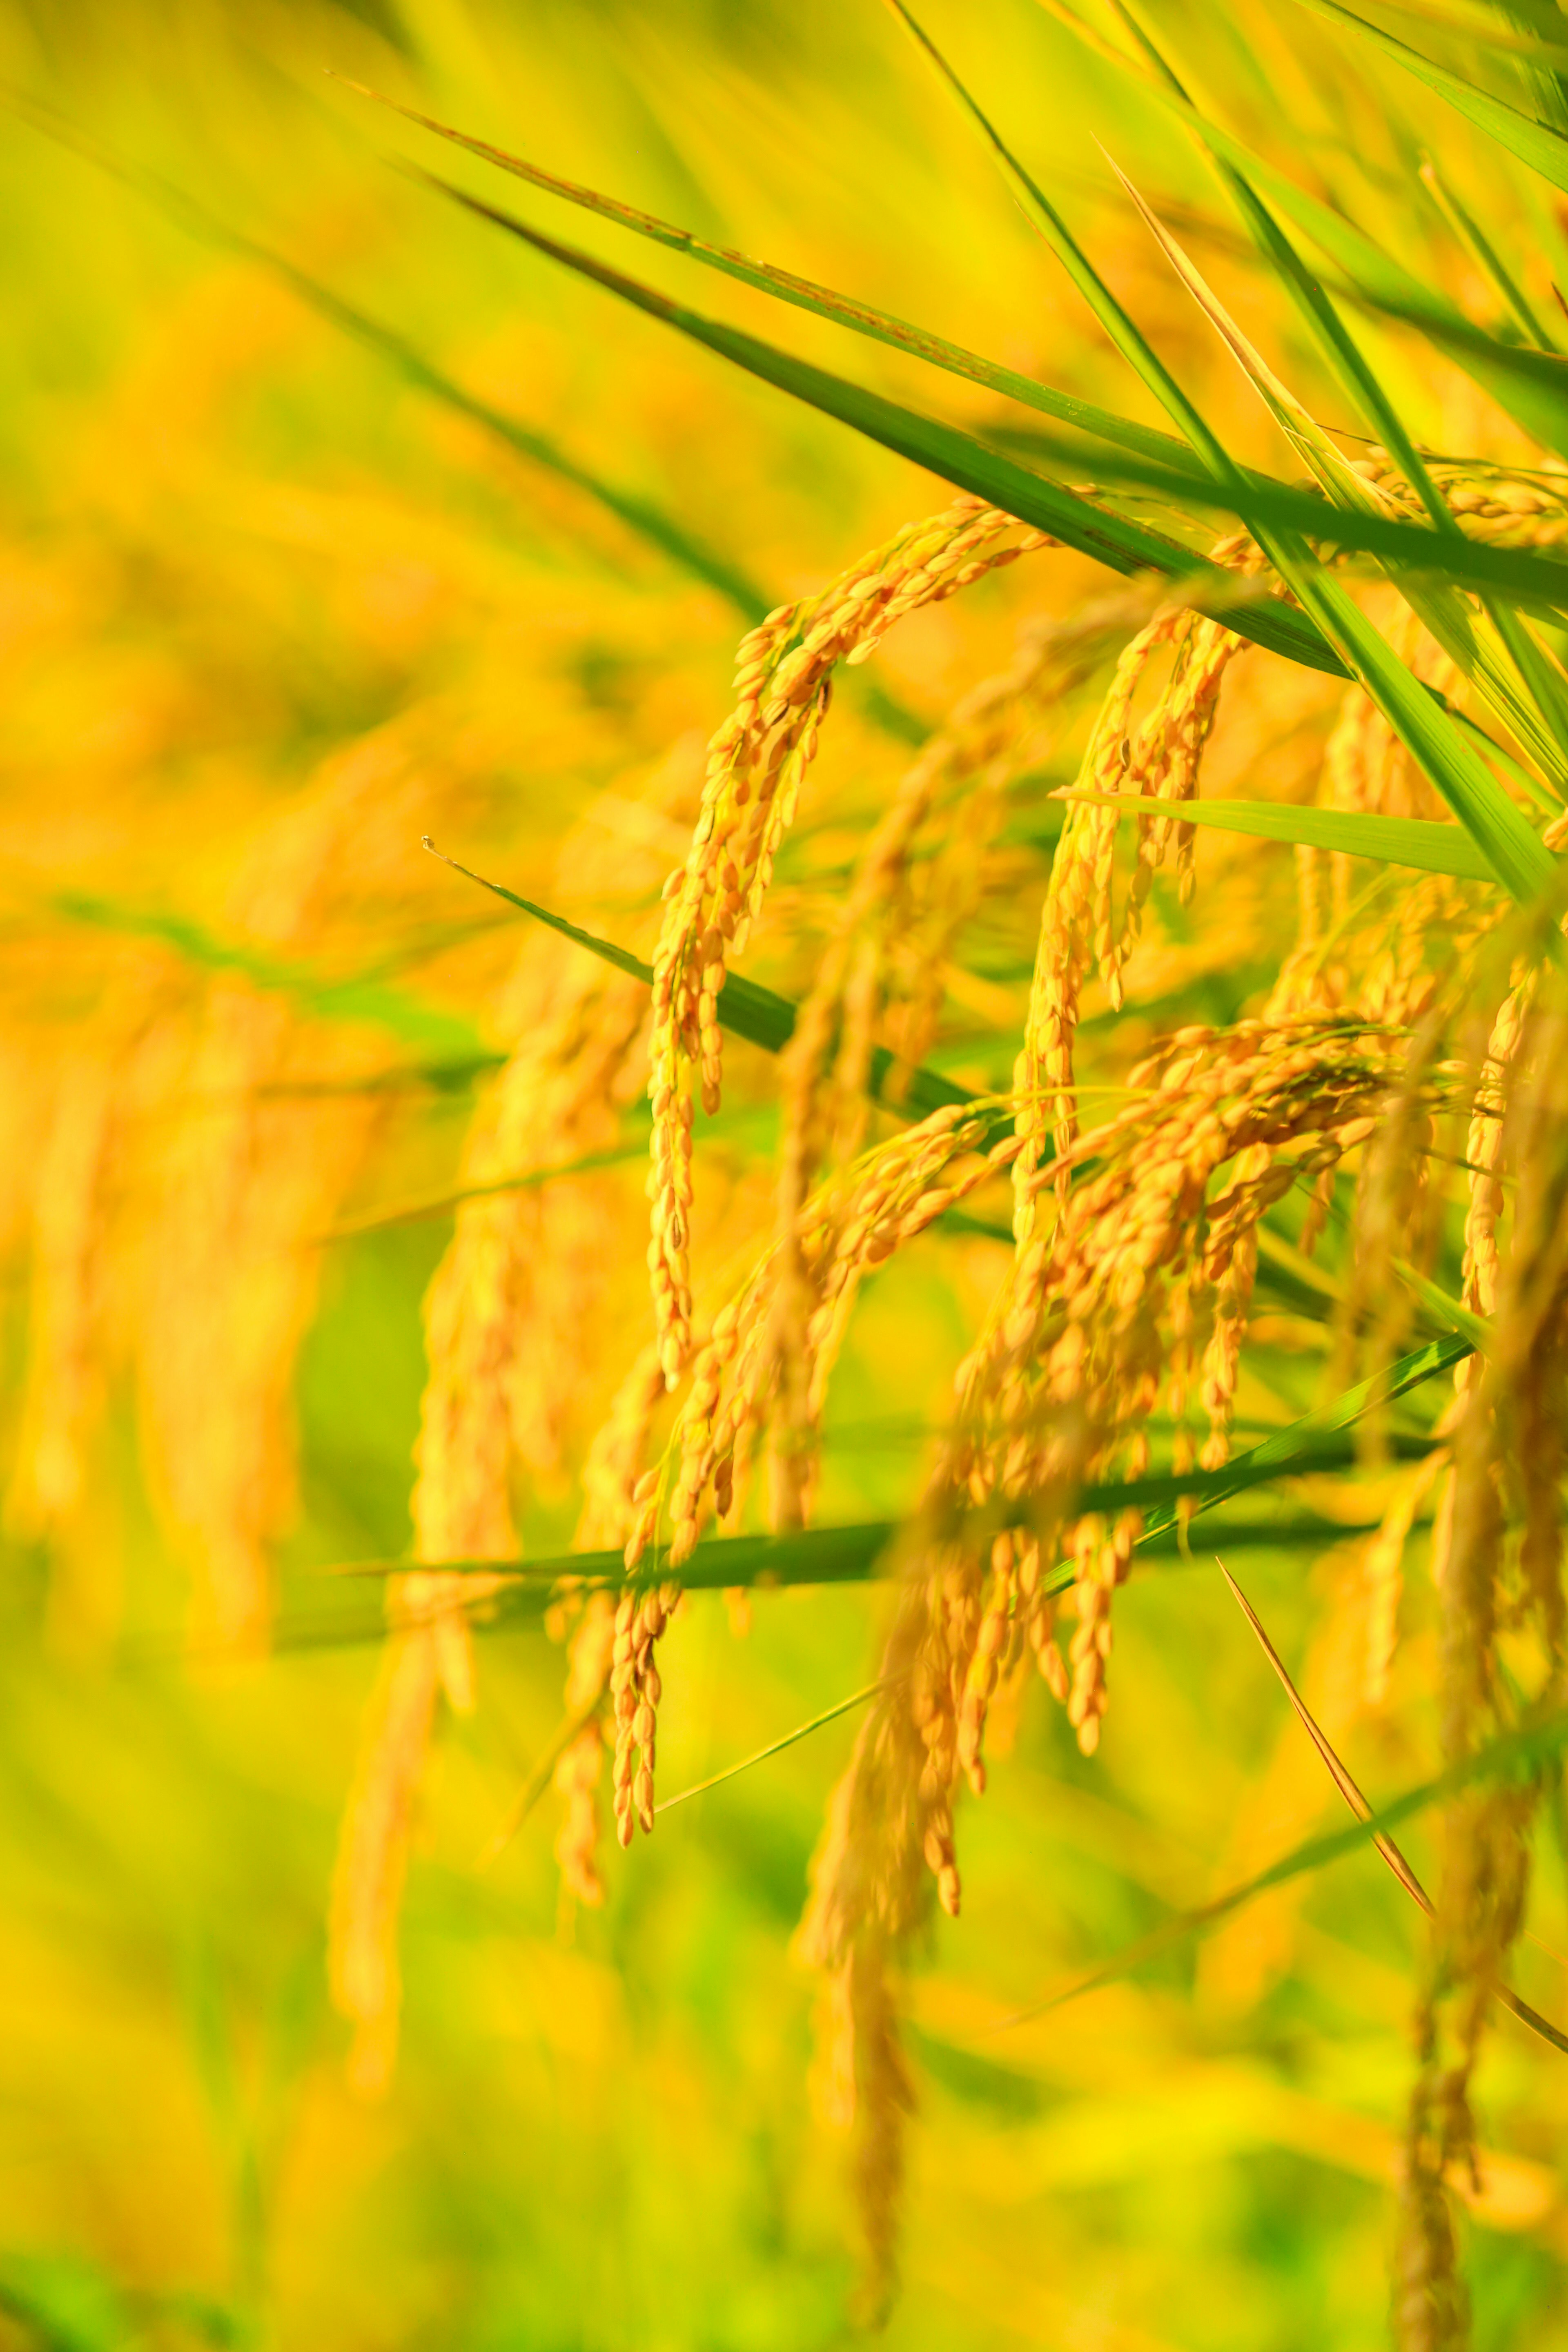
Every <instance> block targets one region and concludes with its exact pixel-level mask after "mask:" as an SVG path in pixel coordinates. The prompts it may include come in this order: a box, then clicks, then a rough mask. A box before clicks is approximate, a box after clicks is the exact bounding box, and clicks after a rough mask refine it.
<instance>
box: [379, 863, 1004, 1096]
mask: <svg viewBox="0 0 1568 2352" xmlns="http://www.w3.org/2000/svg"><path fill="white" fill-rule="evenodd" d="M425 846H426V849H427V850H429V852H430V854H431V856H434V857H439V858H440V860H441V863H442V864H443V866H450V867H451V868H452V871H453V872H454V873H455V874H461V875H463V876H464V877H466V878H467V879H468V881H470V882H477V883H478V884H479V887H480V889H481V890H489V891H491V892H492V893H493V894H494V896H495V897H496V898H504V899H505V900H506V902H507V904H508V906H510V907H516V908H519V909H520V910H521V913H523V914H525V915H531V916H532V917H533V919H534V921H535V922H536V923H544V924H546V925H548V927H549V929H551V930H552V931H559V932H560V933H561V936H562V937H563V939H568V940H574V941H575V943H576V945H577V946H578V947H580V948H586V949H587V950H588V952H589V954H590V955H596V956H597V957H598V958H599V959H600V961H601V962H604V963H609V964H614V966H615V968H616V971H624V972H627V973H629V974H630V976H631V977H632V978H633V979H634V980H640V981H642V982H644V983H645V984H646V985H647V987H649V988H651V987H652V985H653V966H652V964H650V963H644V961H643V960H642V958H641V957H640V956H635V955H633V954H632V953H631V951H630V950H629V949H627V948H623V947H617V946H616V943H615V941H614V940H602V939H600V938H598V937H597V936H596V934H595V933H594V932H593V931H584V930H583V929H580V928H579V927H578V925H577V924H575V923H569V922H568V921H567V920H566V918H565V916H564V915H556V914H552V912H551V909H550V908H548V907H542V906H540V905H539V904H538V902H537V901H536V900H535V899H532V898H520V897H519V895H518V893H517V892H516V891H515V890H509V889H508V888H507V887H505V885H504V884H503V883H500V882H491V881H488V880H487V879H486V877H485V876H484V875H482V874H476V873H474V871H473V870H472V868H471V867H469V866H459V865H458V861H457V859H456V858H455V857H447V856H445V855H444V853H443V852H442V851H440V850H438V849H437V847H436V845H435V843H434V842H433V841H431V839H430V838H429V836H428V835H426V840H425ZM797 1011H798V1008H797V1007H796V1006H795V1005H794V1004H792V1003H790V1000H789V998H788V997H787V996H777V995H775V994H774V992H773V990H772V989H771V988H760V987H759V986H758V985H757V983H756V982H755V981H752V980H745V979H742V976H741V974H740V973H739V972H731V974H730V976H729V978H728V979H727V981H726V982H725V983H724V987H723V989H722V991H721V994H720V997H719V1026H720V1027H721V1029H725V1030H728V1031H729V1033H730V1034H731V1036H735V1037H743V1038H745V1039H746V1041H747V1042H748V1044H750V1045H760V1046H761V1047H762V1049H763V1052H764V1053H765V1054H781V1053H782V1052H783V1051H784V1047H785V1046H786V1045H788V1043H789V1041H790V1039H791V1037H792V1036H793V1035H794V1034H795V1020H796V1018H797ZM896 1066H897V1065H896V1064H895V1060H894V1057H893V1055H891V1054H889V1051H888V1049H887V1047H886V1046H885V1045H879V1046H876V1047H874V1048H873V1050H872V1053H871V1059H870V1068H869V1072H868V1083H867V1092H868V1094H869V1095H870V1097H871V1098H872V1100H873V1101H880V1100H881V1099H882V1097H883V1090H884V1088H885V1087H887V1084H888V1081H889V1078H890V1077H891V1076H893V1075H894V1072H895V1068H896ZM979 1099H980V1097H978V1096H976V1095H975V1094H974V1093H973V1090H972V1089H971V1088H970V1087H961V1086H956V1085H954V1083H953V1081H952V1079H951V1078H944V1077H943V1076H942V1073H941V1072H940V1071H939V1070H927V1069H917V1070H914V1071H911V1072H910V1074H909V1076H908V1080H907V1083H906V1084H905V1086H904V1087H903V1089H902V1091H901V1093H900V1096H899V1097H898V1101H897V1103H896V1104H895V1105H894V1106H893V1107H894V1108H898V1109H900V1110H902V1111H904V1112H907V1113H908V1115H909V1116H910V1118H927V1117H929V1115H930V1114H931V1112H932V1111H933V1110H940V1109H942V1108H943V1106H944V1105H947V1104H951V1103H971V1102H978V1101H979Z"/></svg>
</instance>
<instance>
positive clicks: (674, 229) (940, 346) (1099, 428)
mask: <svg viewBox="0 0 1568 2352" xmlns="http://www.w3.org/2000/svg"><path fill="white" fill-rule="evenodd" d="M349 88H350V89H357V90H360V91H361V92H362V94H363V96H364V97H366V98H373V99H374V100H376V101H377V103H378V104H380V105H382V106H387V107H390V108H391V109H392V110H393V112H394V113H395V114H401V115H402V116H403V117H404V118H405V120H406V121H409V122H416V123H418V124H419V125H420V126H421V127H422V128H423V129H424V130H426V131H434V132H435V134H436V136H437V138H439V139H446V140H449V141H450V142H452V144H453V145H454V146H458V147H462V148H466V149H467V150H468V152H469V153H470V154H472V155H477V156H479V158H480V159H481V161H483V162H485V163H494V164H496V165H498V166H499V167H500V170H501V171H503V172H509V173H510V174H511V176H512V177H513V178H514V179H518V180H522V181H524V182H526V184H528V185H529V186H530V187H532V188H537V189H539V190H540V192H541V193H542V194H545V195H552V196H560V197H563V199H564V200H565V202H566V203H568V204H572V205H579V206H580V207H581V208H582V209H583V210H584V212H590V213H595V214H596V215H598V216H599V218H600V219H601V220H607V221H613V222H614V223H615V225H616V226H617V227H618V228H626V229H630V230H631V231H632V232H633V233H634V234H635V235H636V236H643V237H647V238H648V239H649V240H650V241H651V242H652V243H653V244H655V245H662V246H664V247H668V250H669V251H670V252H672V253H679V254H682V255H684V256H685V257H687V258H688V259H689V260H691V261H700V262H701V263H703V264H704V266H705V267H706V268H710V269H716V270H719V271H721V273H722V275H723V276H725V277H726V278H734V279H736V280H737V282H738V283H739V284H741V285H742V286H750V287H752V288H754V289H755V290H756V291H757V292H759V293H762V294H770V295H772V296H773V298H774V299H776V300H778V301H780V302H788V303H791V304H793V305H794V306H795V309H796V310H808V311H810V312H811V313H812V314H813V316H814V317H816V318H819V319H826V320H830V321H831V322H832V324H833V325H835V326H838V327H847V328H848V329H849V330H850V331H851V332H852V333H854V334H858V335H865V336H867V337H868V339H869V340H870V341H872V342H877V343H883V344H886V345H887V346H888V347H889V349H890V350H893V351H899V352H905V353H907V354H908V355H909V356H910V358H911V359H918V360H924V361H925V362H928V364H929V365H931V366H932V367H937V368H941V369H942V370H944V371H945V373H948V374H949V375H956V376H962V377H963V379H964V380H965V381H966V382H967V383H978V384H983V385H984V387H985V389H986V390H987V391H988V392H999V393H1001V394H1004V395H1005V397H1006V398H1007V399H1009V400H1016V401H1018V402H1020V403H1022V404H1023V405H1024V406H1026V407H1028V408H1035V409H1038V410H1039V411H1040V413H1041V414H1042V415H1046V416H1052V417H1055V418H1056V419H1057V421H1058V424H1062V425H1074V426H1076V427H1077V428H1078V429H1079V431H1080V432H1083V433H1091V434H1095V435H1097V436H1099V437H1100V439H1101V440H1104V441H1109V442H1110V443H1112V444H1113V445H1115V446H1121V447H1122V448H1127V449H1136V450H1140V451H1142V453H1143V455H1144V456H1146V457H1164V456H1171V455H1173V454H1174V453H1175V452H1177V451H1179V450H1180V448H1181V446H1182V444H1181V443H1180V442H1179V441H1178V440H1176V439H1175V437H1174V436H1173V435H1172V434H1169V433H1162V432H1160V431H1159V430H1158V429H1157V428H1156V427H1155V426H1153V425H1139V424H1137V423H1135V422H1134V420H1133V419H1132V418H1131V417H1130V416H1119V415H1116V414H1115V413H1114V412H1113V411H1112V410H1110V409H1108V408H1100V407H1097V406H1096V405H1095V404H1094V402H1092V401H1089V400H1078V399H1075V398H1074V397H1073V396H1072V394H1069V393H1065V392H1058V391H1056V390H1055V389H1054V388H1053V387H1052V386H1051V385H1049V384H1046V383H1040V382H1039V381H1038V380H1037V378H1036V377H1034V376H1028V375H1021V374H1020V373H1018V372H1017V370H1016V368H1009V367H1004V366H1003V365H1002V363H1001V362H1000V361H999V360H990V359H986V358H984V357H983V356H982V354H981V353H980V352H971V351H967V350H965V348H964V347H963V344H962V343H952V342H949V341H947V339H946V338H945V336H942V335H937V334H933V333H931V331H930V329H929V328H925V327H917V326H913V325H911V324H910V321H909V320H907V319H896V318H894V317H892V316H891V314H890V313H889V312H888V311H885V310H877V309H875V308H874V307H873V306H872V305H871V304H869V303H867V302H861V301H858V300H856V299H854V298H853V297H852V296H850V295H847V294H838V293H836V292H835V291H834V289H832V287H830V286H819V285H817V284H816V281H815V280H814V279H812V278H797V277H796V276H795V273H794V271H793V270H788V269H780V268H776V267H775V266H774V264H773V263H772V262H767V261H756V260H753V259H752V257H751V256H750V255H749V254H744V253H735V252H732V251H731V249H730V248H729V247H727V246H721V245H712V244H710V243H709V241H708V239H707V238H706V237H700V236H698V235H697V233H696V231H695V230H693V229H689V228H680V227H679V226H677V225H676V224H675V223H674V222H673V221H666V220H660V219H659V218H658V215H656V214H653V213H645V212H642V211H640V210H639V209H638V208H637V206H636V205H627V204H623V203H621V202H620V200H619V199H618V198H617V197H615V196H606V195H603V194H600V192H599V191H598V190H597V189H595V188H587V187H584V186H582V185H581V184H580V183H578V182H577V181H575V180H563V179H561V178H559V177H558V176H557V175H556V173H553V172H546V171H542V169H541V168H540V166H539V165H538V164H536V163H528V162H526V161H525V160H524V158H523V157H521V155H512V154H509V153H508V152H507V151H506V149H505V148H502V147H493V146H491V144H490V143H489V141H488V140H485V139H475V138H473V137H471V136H470V135H469V134H468V132H467V131H457V130H454V129H453V128H452V126H451V125H450V124H449V123H446V122H438V121H436V119H435V118H434V116H432V115H428V114H421V113H419V112H418V110H416V108H414V107H410V106H400V105H398V104H397V102H396V100H394V99H389V98H384V97H382V95H381V93H380V91H379V90H373V89H366V88H365V87H364V85H363V83H360V82H351V83H350V84H349Z"/></svg>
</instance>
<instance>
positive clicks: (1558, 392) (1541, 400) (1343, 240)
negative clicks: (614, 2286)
mask: <svg viewBox="0 0 1568 2352" xmlns="http://www.w3.org/2000/svg"><path fill="white" fill-rule="evenodd" d="M1039 5H1041V6H1042V7H1043V8H1045V9H1046V11H1047V14H1048V15H1050V16H1054V17H1055V18H1056V19H1057V20H1058V22H1060V23H1061V24H1062V25H1064V26H1066V27H1067V29H1068V31H1069V32H1071V33H1072V34H1073V36H1074V37H1075V38H1077V39H1078V40H1079V41H1081V42H1082V43H1083V44H1084V45H1085V46H1086V47H1089V48H1090V49H1092V50H1093V52H1094V53H1095V55H1096V56H1098V57H1102V58H1107V59H1108V60H1109V62H1110V63H1111V64H1112V65H1114V66H1115V67H1116V68H1117V69H1118V71H1119V72H1121V73H1123V74H1125V75H1127V76H1128V77H1129V79H1131V80H1134V81H1136V82H1137V84H1138V86H1139V87H1140V89H1143V90H1144V91H1145V92H1147V94H1148V95H1149V96H1150V97H1152V98H1153V99H1155V100H1157V101H1158V102H1159V104H1160V105H1162V106H1163V107H1164V108H1165V109H1166V110H1168V111H1169V112H1171V113H1172V114H1173V115H1175V116H1176V117H1177V119H1178V120H1179V121H1182V122H1184V124H1185V125H1186V127H1187V129H1188V130H1189V131H1193V132H1194V134H1195V136H1196V137H1197V138H1198V140H1199V141H1200V142H1202V144H1203V145H1204V146H1205V147H1206V148H1208V149H1209V150H1210V151H1211V152H1213V153H1214V154H1215V156H1216V157H1220V158H1223V159H1224V160H1225V161H1226V163H1230V164H1232V165H1234V166H1235V167H1236V168H1237V170H1238V171H1239V172H1241V173H1245V174H1246V175H1247V177H1248V178H1249V179H1250V180H1252V181H1256V182H1257V183H1258V185H1259V186H1260V187H1262V188H1265V189H1267V190H1268V194H1269V195H1270V196H1271V197H1272V198H1273V199H1274V201H1275V202H1276V204H1278V205H1279V207H1280V209H1281V210H1282V211H1283V212H1284V213H1286V214H1287V215H1289V218H1290V219H1291V220H1293V221H1294V222H1295V224H1296V226H1298V228H1300V229H1302V230H1303V231H1304V232H1305V233H1306V235H1307V236H1310V238H1311V240H1312V242H1313V243H1314V244H1315V245H1316V246H1317V247H1319V249H1320V251H1321V252H1323V253H1325V254H1327V255H1328V256H1329V257H1330V258H1331V260H1332V261H1333V262H1334V263H1336V264H1337V266H1338V267H1339V268H1341V269H1342V270H1343V272H1344V273H1345V276H1346V278H1347V279H1348V280H1349V283H1350V287H1351V289H1352V291H1353V293H1354V295H1355V297H1356V299H1358V300H1359V301H1361V302H1363V303H1364V304H1365V305H1366V306H1367V307H1368V308H1369V309H1370V310H1374V311H1377V312H1379V313H1381V314H1382V315H1383V316H1384V317H1386V318H1391V319H1396V320H1400V321H1401V322H1402V323H1403V324H1405V325H1406V326H1410V327H1414V328H1415V329H1416V330H1417V331H1419V332H1421V333H1422V334H1424V335H1425V336H1426V339H1427V341H1429V342H1431V343H1432V344H1434V345H1435V346H1436V348H1437V349H1438V350H1440V351H1441V352H1444V353H1445V355H1446V356H1447V358H1449V359H1451V360H1452V361H1453V362H1454V363H1455V364H1456V366H1458V367H1460V368H1463V369H1464V370H1465V372H1466V373H1467V374H1468V375H1470V376H1471V377H1473V379H1474V380H1475V382H1476V383H1479V384H1481V385H1483V386H1484V387H1485V389H1486V390H1487V391H1488V392H1489V393H1490V394H1491V395H1492V397H1493V398H1494V399H1495V400H1496V401H1497V402H1498V403H1499V404H1500V405H1501V406H1502V407H1503V408H1505V409H1506V410H1507V411H1508V413H1509V415H1511V416H1512V417H1514V418H1515V419H1516V421H1517V422H1518V423H1519V424H1521V425H1523V426H1524V428H1525V430H1526V431H1527V432H1528V433H1530V434H1531V436H1533V437H1534V438H1535V439H1536V440H1538V441H1541V442H1542V443H1544V444H1545V446H1547V447H1549V448H1552V449H1555V450H1557V451H1558V453H1559V454H1560V455H1562V456H1568V360H1563V359H1562V358H1559V357H1558V356H1557V355H1556V354H1554V353H1552V352H1538V351H1531V350H1528V349H1525V348H1522V347H1521V346H1520V345H1518V344H1514V343H1505V342H1502V341H1500V340H1499V339H1498V337H1497V336H1495V335H1492V334H1489V332H1488V331H1487V330H1486V329H1485V328H1484V327H1478V326H1477V325H1476V324H1475V323H1474V321H1473V320H1469V319H1467V318H1466V316H1465V314H1464V313H1463V311H1462V310H1459V309H1458V305H1457V304H1455V303H1453V302H1451V301H1450V300H1449V299H1448V298H1447V295H1445V294H1444V293H1442V292H1441V291H1440V290H1438V289H1433V288H1431V287H1429V286H1427V285H1426V284H1425V283H1424V282H1423V280H1422V279H1421V278H1417V277H1416V276H1415V274H1414V273H1413V272H1412V271H1410V270H1408V269H1406V268H1405V267H1404V266H1403V264H1402V263H1400V262H1399V261H1397V260H1395V259H1394V256H1393V255H1392V254H1390V253H1388V252H1387V251H1386V250H1385V249H1384V247H1382V246H1380V245H1378V244H1377V243H1376V242H1375V241H1374V240H1373V238H1372V237H1370V236H1367V235H1366V233H1365V231H1364V230H1363V229H1360V228H1358V227H1357V226H1355V224H1354V222H1353V221H1351V220H1348V219H1347V218H1346V217H1345V215H1343V214H1342V213H1339V212H1336V211H1335V210H1334V208H1333V207H1332V205H1327V204H1324V203H1323V202H1322V200H1321V198H1320V197H1317V196H1313V195H1310V194H1308V192H1307V190H1306V189H1304V188H1302V187H1300V186H1299V185H1298V184H1297V183H1296V182H1295V181H1294V180H1293V179H1291V177H1290V175H1289V173H1287V172H1283V171H1281V170H1280V169H1279V166H1278V165H1276V164H1273V163H1268V162H1267V161H1266V159H1265V158H1264V157H1263V156H1261V155H1259V154H1258V152H1257V150H1256V149H1255V148H1252V147H1249V146H1248V145H1247V143H1246V142H1245V141H1243V140H1240V139H1237V138H1236V137H1235V136H1234V135H1233V134H1232V133H1231V132H1230V131H1225V130H1222V129H1221V128H1220V126H1219V125H1218V124H1217V123H1216V122H1215V121H1212V120H1211V119H1210V118H1209V117H1208V116H1206V115H1205V114H1203V113H1202V112H1200V110H1198V109H1197V108H1196V107H1195V106H1194V105H1193V103H1192V102H1191V100H1189V99H1187V98H1186V97H1184V95H1182V94H1181V93H1180V91H1179V88H1173V87H1172V85H1171V83H1170V82H1169V81H1167V80H1166V79H1163V78H1162V77H1160V76H1158V75H1156V74H1153V73H1152V72H1150V71H1148V70H1147V69H1146V68H1143V67H1142V66H1140V65H1139V64H1138V63H1136V62H1135V61H1134V60H1133V59H1131V58H1128V57H1126V56H1125V55H1123V54H1122V52H1121V51H1120V50H1118V49H1116V48H1114V47H1112V46H1111V45H1110V43H1108V42H1106V41H1104V40H1102V39H1101V38H1100V36H1099V35H1098V34H1097V33H1095V32H1094V31H1093V30H1092V28H1091V27H1090V26H1088V25H1086V24H1085V23H1084V22H1083V21H1082V19H1081V18H1079V16H1078V15H1077V14H1076V12H1075V11H1074V10H1073V9H1072V8H1071V7H1069V6H1068V5H1067V0H1039Z"/></svg>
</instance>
